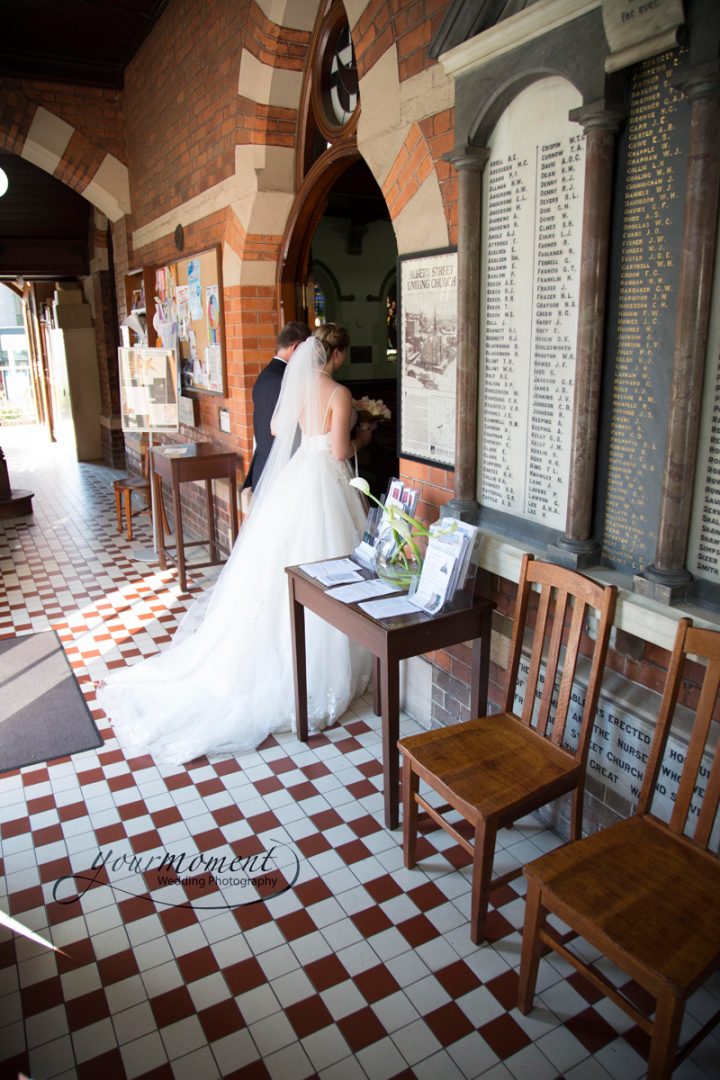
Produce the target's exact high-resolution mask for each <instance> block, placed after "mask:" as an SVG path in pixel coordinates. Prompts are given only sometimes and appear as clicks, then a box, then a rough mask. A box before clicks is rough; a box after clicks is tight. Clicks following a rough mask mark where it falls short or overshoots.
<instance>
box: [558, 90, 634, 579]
mask: <svg viewBox="0 0 720 1080" xmlns="http://www.w3.org/2000/svg"><path fill="white" fill-rule="evenodd" d="M623 118H624V114H623V113H622V112H621V111H620V110H616V109H609V108H607V107H606V105H605V102H597V103H595V104H593V105H585V106H582V107H581V108H579V109H573V111H572V112H571V113H570V119H571V120H576V121H577V122H578V123H579V124H581V125H582V127H583V128H584V129H585V195H584V202H583V219H582V239H581V244H582V249H581V257H580V283H579V291H578V330H577V347H576V360H575V393H574V401H573V427H572V436H571V440H572V441H571V446H570V479H569V486H568V505H567V515H566V519H565V534H564V536H561V537H560V538H559V539H558V541H557V545H550V546H549V547H548V556H549V557H550V558H551V559H552V560H553V562H557V563H561V564H562V565H564V566H570V567H572V568H574V569H582V568H583V567H585V566H591V565H593V564H594V563H597V562H598V560H599V555H600V545H599V544H598V543H597V541H596V540H595V539H594V538H593V536H592V509H593V491H594V479H595V457H596V452H597V429H598V414H599V410H600V383H601V376H602V355H603V332H604V327H605V301H606V294H607V267H608V251H609V248H610V210H611V196H612V181H613V164H614V158H615V135H616V133H617V132H618V130H619V129H620V126H621V124H622V121H623Z"/></svg>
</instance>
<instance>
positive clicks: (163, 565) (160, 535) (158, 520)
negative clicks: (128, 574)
mask: <svg viewBox="0 0 720 1080" xmlns="http://www.w3.org/2000/svg"><path fill="white" fill-rule="evenodd" d="M152 482H153V484H154V485H155V506H160V507H161V506H162V477H161V476H160V475H159V473H156V472H153V473H152ZM153 526H154V528H155V547H156V549H157V553H158V562H159V564H160V569H161V570H166V569H167V559H166V558H165V531H164V529H163V527H162V514H156V515H155V519H154V521H153Z"/></svg>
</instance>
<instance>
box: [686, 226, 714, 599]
mask: <svg viewBox="0 0 720 1080" xmlns="http://www.w3.org/2000/svg"><path fill="white" fill-rule="evenodd" d="M719 249H720V230H719V231H718V239H717V244H716V247H715V281H714V284H713V294H712V301H711V304H710V311H711V313H712V314H711V319H710V328H709V333H708V348H707V359H706V361H705V385H704V387H703V397H702V405H701V413H700V437H699V439H698V454H697V465H696V469H695V492H694V496H693V509H692V515H691V518H690V541H689V544H688V563H687V564H688V569H689V570H691V571H692V573H693V574H694V575H695V576H696V577H697V578H701V579H703V580H704V581H709V582H714V583H715V585H716V587H717V591H718V592H720V261H719V260H718V254H717V253H718V250H719Z"/></svg>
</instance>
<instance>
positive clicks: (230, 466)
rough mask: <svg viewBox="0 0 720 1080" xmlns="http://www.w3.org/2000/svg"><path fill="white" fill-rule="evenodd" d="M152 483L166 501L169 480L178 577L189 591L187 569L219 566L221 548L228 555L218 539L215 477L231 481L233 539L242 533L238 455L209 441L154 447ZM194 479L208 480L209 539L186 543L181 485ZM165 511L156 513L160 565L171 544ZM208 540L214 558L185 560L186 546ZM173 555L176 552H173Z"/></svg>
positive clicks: (158, 500) (158, 502)
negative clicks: (160, 525) (167, 539)
mask: <svg viewBox="0 0 720 1080" xmlns="http://www.w3.org/2000/svg"><path fill="white" fill-rule="evenodd" d="M151 453H152V483H153V490H154V494H155V506H156V507H159V506H161V505H162V482H163V480H167V482H168V483H169V485H170V491H171V494H172V501H173V513H174V515H175V561H176V563H177V568H178V580H179V582H180V588H181V589H182V590H183V592H186V591H187V578H186V573H185V572H186V570H187V569H188V567H189V568H190V569H197V568H198V567H201V566H217V564H218V563H220V562H224V559H219V558H218V551H219V550H220V551H221V552H222V553H223V554H224V555H225V556H227V554H228V553H227V552H224V551H223V549H222V548H221V547H220V545H219V544H218V543H217V541H216V540H215V505H214V499H213V490H212V482H213V480H228V481H229V483H230V525H231V531H232V540H233V543H235V538H236V537H237V533H238V513H237V479H236V475H235V470H236V468H237V457H236V455H235V453H234V452H233V451H231V450H222V449H220V448H219V447H217V446H215V445H213V443H209V442H199V443H188V444H186V445H184V446H156V447H153V449H152V451H151ZM191 480H204V481H205V492H206V500H207V523H208V538H207V540H193V541H191V542H190V543H187V544H186V543H185V540H184V538H183V528H182V505H181V501H180V485H181V484H182V483H186V482H188V481H191ZM161 519H162V514H159V513H156V514H155V540H156V543H157V551H158V558H159V561H160V568H161V569H162V570H164V569H165V568H166V566H167V558H168V548H166V547H165V536H164V533H163V530H162V528H158V522H159V521H161ZM205 544H207V545H208V546H209V548H210V559H209V561H207V562H198V563H191V564H188V563H187V562H186V560H185V548H188V547H197V546H198V545H205ZM171 557H172V556H171Z"/></svg>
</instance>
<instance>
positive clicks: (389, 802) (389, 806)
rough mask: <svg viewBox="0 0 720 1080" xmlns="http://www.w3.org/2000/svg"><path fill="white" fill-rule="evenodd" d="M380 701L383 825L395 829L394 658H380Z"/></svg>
mask: <svg viewBox="0 0 720 1080" xmlns="http://www.w3.org/2000/svg"><path fill="white" fill-rule="evenodd" d="M380 696H381V701H382V737H383V783H384V785H385V825H386V826H387V828H388V829H396V828H397V826H398V821H399V820H400V814H399V808H398V804H399V795H400V792H399V784H400V766H399V756H398V755H399V751H398V748H397V741H398V736H399V734H400V668H399V664H398V662H397V660H394V661H390V660H388V659H387V657H386V658H385V659H384V660H381V661H380Z"/></svg>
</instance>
